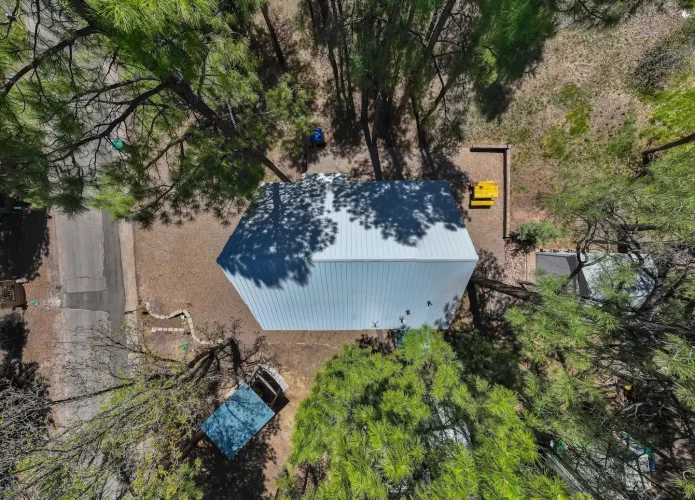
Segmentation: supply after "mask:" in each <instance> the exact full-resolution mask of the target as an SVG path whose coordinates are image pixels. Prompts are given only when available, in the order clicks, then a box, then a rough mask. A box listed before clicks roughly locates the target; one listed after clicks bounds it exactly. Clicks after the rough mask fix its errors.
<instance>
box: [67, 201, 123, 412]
mask: <svg viewBox="0 0 695 500" xmlns="http://www.w3.org/2000/svg"><path fill="white" fill-rule="evenodd" d="M55 219H56V221H55V222H56V243H57V245H56V247H57V250H58V264H59V265H58V267H59V270H60V283H61V285H62V305H63V309H62V311H61V316H60V318H59V320H58V322H57V323H58V325H57V326H58V329H59V331H58V332H57V333H58V338H59V339H60V342H61V347H62V348H61V349H60V350H59V353H60V355H61V356H63V357H64V359H62V360H61V363H60V364H59V366H61V372H60V375H59V377H60V380H61V388H62V394H61V397H62V398H69V397H73V396H76V395H78V394H80V393H81V392H82V391H84V390H85V389H86V390H89V391H93V390H97V389H100V388H103V387H106V386H108V384H110V383H111V382H110V378H109V377H108V376H107V375H105V374H103V373H101V372H100V371H97V370H89V369H88V368H85V369H84V370H81V371H80V372H79V373H77V374H76V373H74V372H72V371H69V370H65V369H64V365H65V364H66V363H67V364H72V365H73V366H74V365H84V366H90V365H92V366H93V365H95V364H102V363H107V364H108V366H109V367H110V368H112V369H116V368H118V367H119V366H125V363H126V361H127V359H126V357H125V356H124V355H123V356H121V355H120V353H119V354H118V355H116V356H114V355H113V354H112V353H104V352H103V351H102V352H97V351H96V350H95V349H94V348H92V347H91V346H90V345H89V343H88V342H87V337H88V333H89V331H90V330H91V329H93V328H95V327H97V326H99V325H100V324H103V325H104V326H109V327H111V328H112V329H114V330H117V329H118V328H119V327H120V326H121V325H122V323H123V321H124V312H125V304H126V301H125V293H124V288H123V268H122V265H121V247H120V240H119V228H118V224H117V223H115V222H114V221H113V220H111V218H110V217H109V215H108V214H107V213H105V212H96V211H89V212H87V213H85V214H82V215H80V216H78V217H68V216H67V215H65V214H62V213H56V215H55ZM123 337H124V338H123V339H121V340H124V341H125V335H123ZM76 375H78V376H76ZM99 402H100V401H99V400H98V399H95V398H92V399H90V400H86V401H84V402H80V403H75V404H70V405H66V406H65V408H64V414H63V416H64V417H65V418H66V419H67V420H70V419H73V418H76V417H77V418H80V419H82V420H85V419H87V418H90V417H91V416H93V415H94V414H95V412H96V411H97V409H98V406H99Z"/></svg>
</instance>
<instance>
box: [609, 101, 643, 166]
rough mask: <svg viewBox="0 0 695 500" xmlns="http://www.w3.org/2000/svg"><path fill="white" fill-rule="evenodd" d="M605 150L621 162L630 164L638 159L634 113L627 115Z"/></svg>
mask: <svg viewBox="0 0 695 500" xmlns="http://www.w3.org/2000/svg"><path fill="white" fill-rule="evenodd" d="M607 149H608V152H609V153H610V154H611V155H613V156H614V157H615V158H616V159H618V160H620V161H623V162H631V161H633V160H635V159H636V157H638V154H637V124H636V121H635V116H634V113H632V112H631V113H630V114H629V115H628V117H627V119H626V120H625V121H624V122H623V123H622V125H620V127H619V128H618V130H617V132H616V133H615V135H613V137H611V138H610V140H609V141H608V148H607Z"/></svg>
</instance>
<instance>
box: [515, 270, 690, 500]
mask: <svg viewBox="0 0 695 500" xmlns="http://www.w3.org/2000/svg"><path fill="white" fill-rule="evenodd" d="M642 271H643V269H642V268H640V266H639V263H638V262H637V261H635V265H632V266H622V267H621V266H615V267H614V268H612V269H611V270H610V271H607V272H606V274H605V275H604V276H603V277H602V285H601V296H602V300H601V304H598V303H596V302H592V301H586V300H583V299H579V298H577V297H576V296H575V295H574V294H573V293H571V292H568V291H566V290H565V286H564V283H565V280H566V278H564V277H559V276H555V277H550V276H546V277H541V279H540V280H539V283H538V287H537V290H538V296H537V298H536V299H535V300H533V301H531V302H529V303H526V304H524V305H522V306H519V307H515V308H512V309H510V310H508V312H507V319H508V321H509V322H510V324H511V326H512V328H513V329H514V330H515V332H516V333H517V335H518V339H519V340H520V341H521V344H522V350H523V352H524V354H525V355H526V356H527V357H528V359H529V360H530V362H531V363H532V366H534V369H533V370H531V372H529V374H528V377H527V380H526V384H527V385H526V389H525V391H524V394H525V397H524V399H525V401H526V402H527V405H526V406H525V407H526V409H527V411H528V412H529V413H528V414H529V416H530V417H531V420H530V421H531V422H533V423H534V425H536V426H537V428H538V430H539V431H540V432H543V433H545V434H547V435H550V436H554V438H555V440H556V441H557V440H561V441H562V442H564V443H565V444H566V445H568V446H570V447H571V448H572V450H573V452H572V453H579V454H580V455H581V454H582V453H583V454H584V455H585V458H586V457H591V456H594V458H595V459H596V458H597V457H604V458H605V457H609V458H605V460H602V461H597V463H595V464H593V465H592V464H590V463H589V464H588V465H587V464H584V465H583V466H581V467H578V466H577V464H578V463H580V462H573V463H574V464H575V466H577V467H578V468H577V470H576V471H575V473H576V474H578V476H579V477H580V478H581V477H584V479H585V480H586V482H587V483H588V484H591V485H592V488H593V489H594V493H595V494H597V495H598V493H597V492H600V495H598V496H599V497H600V498H603V497H604V495H605V496H610V495H612V494H618V493H620V494H625V493H627V490H626V484H625V483H624V482H623V481H622V480H620V479H619V478H620V477H621V475H622V474H624V473H625V469H624V468H625V465H624V464H628V465H627V466H628V467H634V466H635V463H636V458H637V456H638V455H639V454H635V453H634V452H630V451H629V450H627V449H626V448H625V447H620V446H618V442H619V441H616V438H615V435H616V434H618V435H620V433H621V432H627V433H628V434H629V435H630V436H632V437H633V438H635V439H636V440H637V441H639V442H640V443H643V444H645V445H647V446H648V447H649V448H651V449H652V450H653V451H656V453H657V457H656V460H657V464H658V466H657V470H658V474H652V475H649V474H647V471H646V470H642V477H643V480H644V481H646V482H647V485H648V486H649V487H654V488H656V490H657V491H664V492H668V491H669V490H671V489H672V488H673V486H672V485H669V482H670V481H672V480H673V477H672V476H671V475H672V474H679V475H680V474H682V473H683V471H685V470H687V469H688V468H689V465H688V462H689V460H688V459H687V456H688V454H689V453H690V451H688V450H692V447H693V446H695V436H692V434H691V433H690V432H689V431H687V429H689V428H691V426H692V425H693V423H694V422H695V412H693V406H692V404H693V402H694V401H695V400H694V399H693V389H694V388H695V386H693V380H694V378H693V375H694V373H695V372H694V371H693V363H692V360H691V358H690V356H692V351H693V346H692V343H691V342H690V341H689V340H688V339H687V337H686V338H684V337H682V336H680V335H676V334H673V333H672V334H669V333H667V332H668V330H669V327H666V328H663V327H662V328H663V330H662V329H659V330H657V331H652V332H651V335H650V334H649V333H648V332H649V331H650V329H651V328H654V326H653V325H652V326H650V324H649V323H644V322H643V320H642V319H640V318H643V316H641V315H640V312H639V310H635V309H634V307H635V303H634V301H633V300H632V299H631V297H630V296H629V294H628V292H627V290H628V289H629V287H630V285H631V283H632V282H633V281H634V280H635V279H636V276H637V273H640V272H642ZM686 271H687V270H686ZM679 272H682V270H677V271H675V272H674V274H675V275H676V276H678V273H679ZM686 276H687V279H686V285H685V287H686V288H685V289H684V291H685V290H688V289H690V290H692V285H693V281H692V276H691V275H687V274H686ZM673 279H677V278H675V276H672V275H670V274H669V277H667V278H665V280H666V282H667V283H673V281H672V280H673ZM688 297H689V294H686V295H685V296H684V297H683V298H682V299H677V300H676V301H675V302H679V303H681V304H685V303H687V301H688ZM649 300H650V299H649V298H648V299H647V302H648V301H649ZM668 301H669V299H665V300H664V303H666V302H668ZM672 305H675V304H672ZM654 321H655V323H658V324H660V325H664V326H666V324H667V323H668V322H675V323H671V325H672V326H671V327H670V328H671V329H674V328H676V325H677V324H678V322H680V321H682V319H681V320H678V319H677V318H676V317H674V316H671V315H669V314H667V313H665V311H664V312H661V313H658V319H657V318H654ZM688 321H691V320H686V324H688V323H687V322H688ZM674 331H675V330H674ZM657 414H658V415H660V417H659V419H658V420H655V416H656V415H657ZM683 432H685V436H683V437H681V436H682V433H683ZM676 442H678V443H679V444H678V445H676ZM582 450H583V451H582ZM573 460H579V458H575V459H573ZM683 477H687V474H686V475H685V476H683Z"/></svg>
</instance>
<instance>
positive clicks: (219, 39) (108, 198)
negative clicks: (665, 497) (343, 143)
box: [0, 0, 307, 225]
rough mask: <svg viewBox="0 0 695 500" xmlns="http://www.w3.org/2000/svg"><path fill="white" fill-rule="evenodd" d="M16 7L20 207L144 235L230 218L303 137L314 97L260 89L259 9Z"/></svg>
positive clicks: (6, 156) (7, 62)
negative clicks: (255, 20) (101, 216)
mask: <svg viewBox="0 0 695 500" xmlns="http://www.w3.org/2000/svg"><path fill="white" fill-rule="evenodd" d="M3 5H4V7H5V11H6V12H7V13H10V12H11V11H12V9H13V8H14V5H15V2H9V1H8V2H5V3H4V4H3ZM16 5H17V9H16V11H15V12H14V14H13V16H12V17H11V18H10V21H9V22H8V23H7V26H4V27H3V32H5V33H6V34H7V36H3V38H2V39H0V46H1V47H2V49H3V50H2V53H3V57H2V59H0V75H1V76H2V79H3V81H4V82H6V83H5V84H4V86H3V88H2V89H1V90H0V111H1V112H0V151H1V153H0V154H1V156H0V162H1V163H0V182H1V183H2V186H3V189H4V190H6V191H9V193H10V194H11V195H13V196H14V197H16V198H19V199H25V200H27V201H30V202H31V203H32V204H34V205H35V206H42V207H44V206H57V207H59V208H61V209H63V210H65V211H67V212H68V213H77V212H80V211H83V210H85V209H87V208H88V207H90V206H94V207H96V208H103V209H107V210H110V211H111V212H112V214H113V215H114V216H115V217H120V218H132V219H134V220H136V221H138V222H140V223H141V224H145V225H148V224H151V223H152V222H153V220H155V218H156V217H158V216H159V217H161V218H162V220H164V221H165V222H167V221H177V222H178V221H182V220H185V219H187V218H190V217H191V216H193V215H194V214H195V213H196V212H198V211H200V210H208V211H211V212H213V213H214V214H215V215H217V216H218V217H221V218H225V217H226V216H227V215H228V214H229V213H230V211H233V210H234V209H236V208H237V207H238V206H239V205H240V204H243V203H246V202H247V201H248V200H249V199H250V198H251V197H252V196H253V194H254V192H255V190H256V188H257V186H258V184H259V182H260V181H261V180H262V178H263V165H265V166H268V167H269V168H270V169H271V170H273V172H275V173H276V174H277V175H279V176H281V177H283V178H284V175H283V174H282V173H280V172H279V171H278V170H277V168H276V167H275V166H274V165H273V164H272V162H270V160H268V159H267V158H266V157H265V155H264V154H263V151H264V150H265V149H266V148H268V147H269V146H270V145H272V144H273V143H274V142H276V141H277V140H279V139H282V138H283V137H290V136H292V137H298V135H299V134H301V133H303V132H305V131H306V129H307V122H306V120H305V118H304V109H305V105H306V95H305V93H304V92H303V91H301V90H300V89H299V88H297V86H296V85H295V82H293V81H292V80H291V79H290V78H283V79H281V80H280V81H279V83H278V84H277V85H276V86H275V87H272V88H270V87H266V86H265V85H264V84H263V83H262V82H261V80H260V78H259V77H258V75H257V63H256V59H257V56H256V55H255V54H254V53H253V52H252V51H251V49H250V48H249V36H250V35H249V33H248V30H247V27H246V26H247V25H246V24H245V23H244V20H248V19H249V18H250V17H251V16H252V15H253V13H254V9H255V8H256V7H257V6H256V4H255V3H253V2H250V3H244V4H240V5H236V6H235V9H234V10H233V11H232V10H229V7H227V6H224V5H222V4H220V3H219V2H212V1H210V0H195V1H193V2H186V3H181V2H177V1H164V2H154V3H140V2H136V3H123V2H114V1H110V0H81V1H77V2H71V3H69V4H68V7H67V8H63V7H62V6H59V5H58V4H56V3H55V2H49V1H40V2H38V3H31V4H29V3H26V4H25V2H23V1H20V2H17V3H16ZM37 9H38V10H37ZM37 23H39V26H40V27H39V29H38V30H34V29H33V28H31V27H32V26H35V25H37ZM12 75H15V76H14V77H13V76H12ZM116 143H118V145H119V147H115V146H114V144H116Z"/></svg>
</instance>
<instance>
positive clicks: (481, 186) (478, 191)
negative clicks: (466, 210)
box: [471, 181, 500, 207]
mask: <svg viewBox="0 0 695 500" xmlns="http://www.w3.org/2000/svg"><path fill="white" fill-rule="evenodd" d="M499 194H500V190H499V188H498V187H497V184H495V183H494V181H480V182H477V183H476V184H475V186H473V199H472V200H471V206H472V207H491V206H493V205H494V204H495V198H499Z"/></svg>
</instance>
